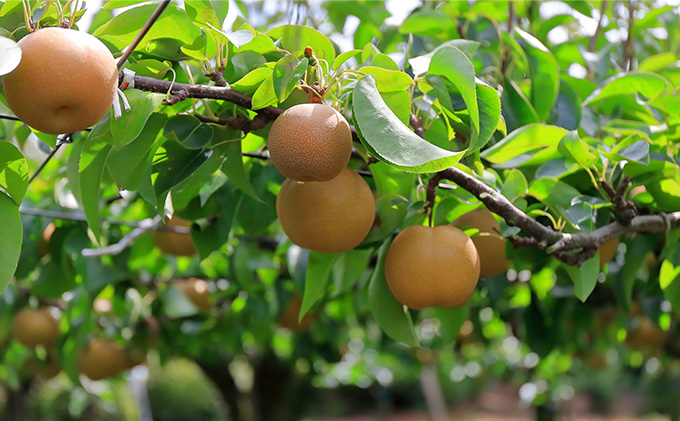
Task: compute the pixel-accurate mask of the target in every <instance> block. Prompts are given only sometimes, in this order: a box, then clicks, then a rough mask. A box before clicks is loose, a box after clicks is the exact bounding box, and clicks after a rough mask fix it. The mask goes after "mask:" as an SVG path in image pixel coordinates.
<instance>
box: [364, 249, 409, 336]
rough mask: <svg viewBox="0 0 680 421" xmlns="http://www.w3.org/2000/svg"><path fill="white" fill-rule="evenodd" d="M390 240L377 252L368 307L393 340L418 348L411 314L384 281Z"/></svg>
mask: <svg viewBox="0 0 680 421" xmlns="http://www.w3.org/2000/svg"><path fill="white" fill-rule="evenodd" d="M391 243H392V239H391V238H388V239H387V240H385V241H384V242H383V244H382V245H381V246H380V249H379V250H378V261H377V263H376V265H375V269H374V270H373V276H371V280H370V284H369V287H368V306H369V308H370V309H371V313H372V314H373V317H375V320H376V321H377V322H378V325H380V328H381V329H382V330H383V331H384V332H385V333H387V335H388V336H389V337H391V338H392V339H394V340H397V341H401V342H403V343H405V344H407V345H411V346H418V338H417V337H416V333H415V330H414V328H413V320H411V314H410V313H409V312H408V311H407V310H406V308H405V307H404V305H403V304H401V303H400V302H399V301H397V299H396V298H394V295H392V292H391V291H390V288H389V286H388V285H387V281H386V280H385V256H386V255H387V251H388V250H389V248H390V244H391Z"/></svg>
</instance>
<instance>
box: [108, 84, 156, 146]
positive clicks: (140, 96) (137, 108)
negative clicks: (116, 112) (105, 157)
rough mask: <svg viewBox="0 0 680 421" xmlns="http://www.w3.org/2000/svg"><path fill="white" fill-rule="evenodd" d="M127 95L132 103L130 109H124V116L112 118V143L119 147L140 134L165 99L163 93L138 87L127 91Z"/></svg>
mask: <svg viewBox="0 0 680 421" xmlns="http://www.w3.org/2000/svg"><path fill="white" fill-rule="evenodd" d="M125 96H126V97H127V99H128V102H129V103H130V107H131V109H130V111H123V116H122V117H120V118H118V119H113V120H111V143H112V144H113V145H115V146H116V148H117V149H120V148H121V147H123V146H125V145H127V144H128V143H130V142H132V141H133V140H135V138H136V137H137V136H139V133H141V132H142V129H143V128H144V125H145V124H146V122H147V120H148V119H149V117H150V116H151V114H152V113H153V112H154V110H156V108H158V106H159V105H160V104H161V101H163V95H161V94H154V93H151V92H143V91H139V90H137V89H130V90H128V91H125ZM116 100H118V98H116Z"/></svg>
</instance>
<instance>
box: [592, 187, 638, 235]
mask: <svg viewBox="0 0 680 421" xmlns="http://www.w3.org/2000/svg"><path fill="white" fill-rule="evenodd" d="M600 185H601V186H602V189H603V190H604V191H605V192H606V193H607V195H609V199H610V200H611V202H612V203H613V204H614V215H615V216H616V220H617V221H619V222H620V223H621V225H624V226H628V225H630V222H631V221H632V220H633V218H635V215H637V208H636V207H635V203H633V202H632V201H627V200H626V199H625V194H626V190H627V189H628V186H629V185H630V178H628V177H627V176H623V177H621V181H620V182H619V185H618V186H617V188H616V190H614V187H612V186H611V185H610V184H609V183H607V182H606V181H604V180H600Z"/></svg>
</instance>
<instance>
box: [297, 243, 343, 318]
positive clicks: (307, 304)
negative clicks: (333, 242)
mask: <svg viewBox="0 0 680 421" xmlns="http://www.w3.org/2000/svg"><path fill="white" fill-rule="evenodd" d="M339 255H340V254H339V253H320V252H318V251H310V252H309V258H308V260H307V272H306V273H305V292H304V296H303V297H302V307H301V308H300V316H299V320H302V318H303V317H304V316H305V314H307V312H308V311H309V310H310V309H311V308H312V306H313V305H314V303H316V302H317V301H319V300H320V299H322V298H323V297H324V295H325V294H326V285H328V279H329V278H330V276H331V271H332V270H333V265H334V264H335V261H336V260H337V259H338V256H339Z"/></svg>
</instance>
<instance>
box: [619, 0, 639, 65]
mask: <svg viewBox="0 0 680 421" xmlns="http://www.w3.org/2000/svg"><path fill="white" fill-rule="evenodd" d="M636 7H637V2H636V0H630V2H629V3H628V38H626V43H625V44H624V46H623V63H622V66H623V70H625V71H628V72H630V71H631V70H633V58H634V57H633V56H634V51H633V48H634V44H633V24H634V23H635V9H636Z"/></svg>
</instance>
